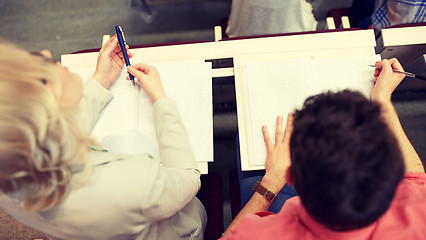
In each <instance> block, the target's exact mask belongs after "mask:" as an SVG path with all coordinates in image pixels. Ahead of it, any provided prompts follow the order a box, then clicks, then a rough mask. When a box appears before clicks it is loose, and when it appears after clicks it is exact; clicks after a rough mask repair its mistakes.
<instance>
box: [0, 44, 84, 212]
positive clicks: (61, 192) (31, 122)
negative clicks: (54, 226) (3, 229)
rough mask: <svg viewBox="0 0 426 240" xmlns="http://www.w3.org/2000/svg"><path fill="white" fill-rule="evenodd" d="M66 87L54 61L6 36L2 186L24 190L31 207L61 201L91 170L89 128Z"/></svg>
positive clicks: (0, 95)
mask: <svg viewBox="0 0 426 240" xmlns="http://www.w3.org/2000/svg"><path fill="white" fill-rule="evenodd" d="M46 82H47V83H48V84H51V85H52V86H53V91H52V90H51V89H49V88H48V87H47V86H46ZM61 89H62V87H61V80H60V79H59V75H58V73H57V70H56V69H55V66H54V65H53V64H51V63H49V62H47V61H45V59H43V58H42V57H40V56H32V55H31V54H29V53H28V52H26V51H23V50H20V49H18V48H16V47H15V46H13V45H11V44H8V43H5V42H1V41H0V191H1V192H3V193H5V194H10V193H16V192H21V191H23V192H24V193H25V197H24V199H23V202H22V204H23V207H24V208H25V209H27V210H29V211H38V210H47V209H49V208H51V207H53V206H55V205H57V204H59V203H60V202H61V201H62V200H64V197H65V196H66V195H67V193H68V191H69V190H70V189H71V186H72V185H79V186H80V185H81V184H83V183H84V181H85V180H87V178H88V176H89V175H90V170H91V164H90V163H89V161H88V159H87V151H88V150H87V146H88V143H89V138H88V133H87V132H85V131H83V130H82V128H80V127H79V125H78V123H79V121H78V119H77V118H78V115H79V113H78V108H77V107H76V108H70V107H69V106H64V105H61V103H60V102H59V101H58V99H59V98H60V96H61V94H62V93H61ZM76 168H77V169H79V170H80V171H79V172H78V173H73V171H74V170H75V169H76Z"/></svg>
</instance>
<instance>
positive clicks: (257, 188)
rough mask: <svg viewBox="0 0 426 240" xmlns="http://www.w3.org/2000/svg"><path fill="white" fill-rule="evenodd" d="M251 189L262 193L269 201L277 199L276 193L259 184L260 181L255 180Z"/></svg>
mask: <svg viewBox="0 0 426 240" xmlns="http://www.w3.org/2000/svg"><path fill="white" fill-rule="evenodd" d="M253 190H254V191H256V192H258V193H259V194H260V195H262V196H263V197H264V198H265V199H266V200H268V201H269V202H270V203H273V202H274V201H275V200H276V199H277V194H275V193H273V192H271V191H269V190H268V189H267V188H265V187H264V186H263V185H262V184H260V182H256V184H255V185H254V186H253Z"/></svg>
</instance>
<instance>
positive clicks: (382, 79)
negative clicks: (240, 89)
mask: <svg viewBox="0 0 426 240" xmlns="http://www.w3.org/2000/svg"><path fill="white" fill-rule="evenodd" d="M376 67H377V68H376V71H375V73H374V76H375V85H374V87H373V89H372V91H371V96H370V97H371V101H370V100H368V99H366V98H365V97H364V96H363V95H362V94H360V93H357V92H352V91H349V90H344V91H340V92H336V93H333V92H328V93H323V94H319V95H316V96H312V97H310V98H308V99H307V100H306V101H305V104H304V106H303V108H302V109H301V110H298V111H296V113H295V114H294V115H293V114H289V115H288V118H287V126H286V129H285V132H284V134H283V118H282V117H281V116H279V117H277V127H276V133H275V144H273V143H272V141H271V138H270V137H269V134H268V131H267V129H266V127H263V129H262V131H263V135H264V139H265V143H266V149H267V156H266V161H265V171H266V173H265V175H264V177H263V178H262V181H261V182H260V183H257V184H256V186H255V189H256V191H257V192H255V193H254V194H253V196H252V198H251V199H250V201H249V202H248V203H247V204H246V205H245V207H244V208H243V209H242V210H241V211H240V213H239V214H238V216H237V217H236V218H235V219H234V221H233V222H232V223H231V225H230V226H229V227H228V229H227V230H226V232H225V233H224V239H270V238H273V239H402V238H404V239H426V228H424V227H423V225H424V224H425V223H426V175H425V171H424V168H423V165H422V162H421V160H420V158H419V156H418V155H417V153H416V151H415V150H414V148H413V147H412V145H411V143H410V142H409V140H408V138H407V137H406V135H405V133H404V130H403V129H402V126H401V124H400V122H399V119H398V116H397V114H396V112H395V109H394V108H393V106H392V103H391V94H392V92H393V91H394V89H395V88H396V87H397V86H398V84H399V83H400V82H401V81H402V79H403V78H404V75H403V74H401V73H396V72H394V71H393V70H399V71H403V68H402V66H401V65H400V64H399V62H398V61H397V60H396V59H390V60H383V61H381V62H377V63H376ZM285 183H289V184H292V185H294V186H295V188H296V190H297V193H298V194H299V196H297V197H293V198H291V199H289V200H287V201H286V202H285V204H284V205H283V207H282V209H281V211H280V212H279V213H278V214H276V215H275V214H272V213H269V212H262V211H266V210H267V209H268V208H269V206H270V205H271V202H273V200H274V194H275V193H277V192H279V191H280V189H281V188H282V187H283V186H284V185H285ZM259 192H260V193H263V194H259Z"/></svg>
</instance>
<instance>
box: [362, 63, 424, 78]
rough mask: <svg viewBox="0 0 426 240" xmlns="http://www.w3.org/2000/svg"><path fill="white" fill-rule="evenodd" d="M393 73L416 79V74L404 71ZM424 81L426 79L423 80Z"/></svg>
mask: <svg viewBox="0 0 426 240" xmlns="http://www.w3.org/2000/svg"><path fill="white" fill-rule="evenodd" d="M368 66H370V67H374V68H377V69H380V68H378V67H376V66H374V65H368ZM393 72H396V73H402V74H405V75H406V76H407V77H410V78H416V74H414V73H410V72H402V71H398V70H393ZM417 77H418V76H417ZM420 79H422V78H420ZM422 80H424V79H422Z"/></svg>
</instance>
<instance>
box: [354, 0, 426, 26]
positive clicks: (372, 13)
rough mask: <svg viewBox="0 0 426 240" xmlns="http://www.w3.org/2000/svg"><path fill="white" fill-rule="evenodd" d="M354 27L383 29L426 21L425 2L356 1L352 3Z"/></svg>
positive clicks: (395, 0) (406, 0)
mask: <svg viewBox="0 0 426 240" xmlns="http://www.w3.org/2000/svg"><path fill="white" fill-rule="evenodd" d="M351 14H352V17H351V18H352V23H353V24H354V27H357V28H362V29H367V28H374V29H375V30H376V33H378V32H379V31H380V30H381V29H383V28H387V27H391V26H393V25H397V24H403V23H421V22H425V21H426V1H425V0H398V1H397V0H376V1H371V0H354V1H353V2H352V9H351Z"/></svg>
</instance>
